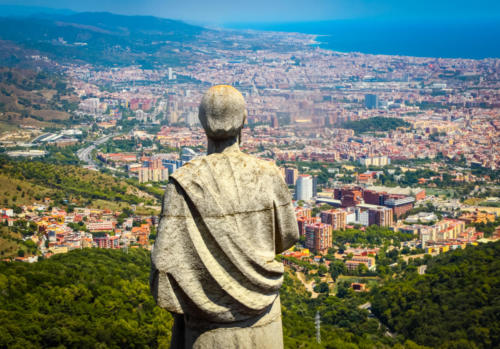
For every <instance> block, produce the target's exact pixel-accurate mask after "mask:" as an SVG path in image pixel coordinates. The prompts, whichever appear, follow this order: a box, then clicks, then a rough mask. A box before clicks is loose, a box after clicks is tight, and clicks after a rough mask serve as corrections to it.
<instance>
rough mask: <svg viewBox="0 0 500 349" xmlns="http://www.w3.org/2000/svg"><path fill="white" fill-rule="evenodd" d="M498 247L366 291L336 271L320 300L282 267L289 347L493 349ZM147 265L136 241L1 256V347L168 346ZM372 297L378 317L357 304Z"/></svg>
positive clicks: (448, 258)
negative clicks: (28, 257)
mask: <svg viewBox="0 0 500 349" xmlns="http://www.w3.org/2000/svg"><path fill="white" fill-rule="evenodd" d="M499 254H500V242H498V243H495V244H487V245H480V246H479V247H468V248H467V249H465V250H459V251H455V252H451V253H447V254H443V255H440V256H438V257H436V258H427V259H426V261H427V264H428V269H427V274H426V275H417V273H416V272H415V268H411V269H408V270H407V272H405V273H404V274H402V276H401V277H402V278H401V279H395V280H392V279H391V278H388V279H386V283H385V284H384V285H383V286H381V287H379V288H377V287H375V288H374V290H373V291H372V292H371V293H355V292H353V291H352V290H350V288H349V283H350V282H351V281H346V280H345V279H341V280H340V281H339V282H338V285H337V290H336V291H337V295H336V296H335V295H332V293H331V292H330V291H329V290H328V285H327V284H326V283H320V284H319V285H318V291H321V294H320V295H319V296H318V298H311V297H310V293H309V292H308V291H307V290H306V289H305V287H304V285H303V284H302V283H301V282H300V281H299V279H298V278H297V277H296V275H295V272H293V271H287V272H286V273H285V279H284V283H283V286H282V289H281V292H280V293H281V303H282V311H283V333H284V341H285V347H286V348H353V349H355V348H367V349H368V348H390V347H394V348H415V349H416V348H423V347H421V346H419V345H417V344H415V343H414V342H417V343H419V344H420V345H426V346H429V347H440V348H493V347H495V345H496V343H498V342H499V340H500V337H499V336H500V326H499V324H500V321H499V320H500V319H499V316H500V315H499V314H500V297H499V296H498V295H499V294H500V293H499V291H500V283H499V281H498V280H500V275H499V274H500V265H499V263H500V259H499V258H498V257H499ZM336 262H338V263H337V264H340V263H341V261H336ZM149 267H150V262H149V252H148V251H145V250H142V249H131V250H129V251H128V253H125V252H123V251H121V250H118V251H117V250H99V249H84V250H76V251H72V252H70V253H67V254H63V255H56V256H53V257H52V258H51V259H49V260H42V261H40V262H38V263H35V264H26V263H20V262H11V263H7V262H2V263H0V347H9V348H21V347H60V346H65V347H76V348H87V347H102V348H105V347H110V348H124V347H168V345H169V341H170V336H171V326H172V318H171V316H170V314H169V313H168V312H166V311H164V310H162V309H160V308H158V307H156V306H155V304H154V301H153V299H152V297H151V295H150V291H149V286H148V276H149ZM331 269H332V270H330V272H332V273H333V272H334V271H335V270H333V269H336V268H335V267H333V268H331ZM342 269H344V268H342ZM339 273H343V270H339ZM320 288H321V289H320ZM369 301H371V302H372V311H373V313H374V314H375V315H376V316H377V318H379V319H380V320H381V321H382V324H380V323H379V321H378V320H377V318H374V317H372V316H371V315H370V312H369V311H368V310H365V309H363V308H362V307H360V305H362V304H364V303H366V302H369ZM316 312H319V314H320V316H321V339H322V341H321V344H317V343H316V342H315V327H314V317H315V315H316ZM386 326H388V327H389V330H390V331H391V332H393V336H388V335H387V333H386V330H387V329H386ZM413 341H414V342H413Z"/></svg>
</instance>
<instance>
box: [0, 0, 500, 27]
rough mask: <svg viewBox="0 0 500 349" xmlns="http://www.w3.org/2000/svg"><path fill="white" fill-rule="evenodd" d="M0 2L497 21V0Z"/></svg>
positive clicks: (132, 11)
mask: <svg viewBox="0 0 500 349" xmlns="http://www.w3.org/2000/svg"><path fill="white" fill-rule="evenodd" d="M0 4H11V5H14V4H15V5H25V6H42V7H50V8H59V9H70V10H73V11H78V12H81V11H108V12H113V13H119V14H128V15H154V16H158V17H165V18H173V19H182V20H185V21H189V22H195V23H202V24H224V23H238V22H254V23H256V22H274V23H276V22H297V21H319V20H331V19H356V18H392V19H398V18H404V19H443V20H446V19H467V18H469V19H495V20H500V0H219V1H211V0H143V1H141V0H71V1H68V0H15V1H13V0H10V1H9V0H7V1H4V0H0Z"/></svg>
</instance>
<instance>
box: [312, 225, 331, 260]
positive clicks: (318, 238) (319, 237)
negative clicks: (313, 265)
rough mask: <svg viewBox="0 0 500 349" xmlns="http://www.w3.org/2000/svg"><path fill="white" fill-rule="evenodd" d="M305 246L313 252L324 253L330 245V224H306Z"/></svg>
mask: <svg viewBox="0 0 500 349" xmlns="http://www.w3.org/2000/svg"><path fill="white" fill-rule="evenodd" d="M306 247H307V248H309V249H311V250H313V251H314V252H315V253H326V252H327V251H328V249H329V248H330V247H332V226H331V225H329V224H323V223H314V224H307V225H306Z"/></svg>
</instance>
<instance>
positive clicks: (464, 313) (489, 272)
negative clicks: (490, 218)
mask: <svg viewBox="0 0 500 349" xmlns="http://www.w3.org/2000/svg"><path fill="white" fill-rule="evenodd" d="M372 305H373V312H374V313H375V314H376V315H377V317H378V318H379V319H381V320H382V321H383V322H384V323H385V324H387V325H388V326H389V327H390V328H391V329H392V330H393V331H395V332H396V333H398V334H399V335H401V336H403V337H405V338H410V339H412V340H414V341H415V342H417V343H420V344H423V345H428V346H435V347H439V348H498V345H499V343H500V242H495V243H489V244H484V245H480V246H478V247H468V248H466V249H465V250H458V251H454V252H451V253H446V254H443V255H440V256H438V257H436V258H434V259H431V261H430V263H429V264H428V268H427V272H426V274H425V275H417V273H416V272H413V273H410V274H408V275H407V276H406V277H405V278H404V279H402V280H394V281H390V282H388V283H387V284H386V285H384V286H383V287H381V288H380V289H377V290H375V291H374V297H373V302H372Z"/></svg>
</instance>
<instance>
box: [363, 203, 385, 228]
mask: <svg viewBox="0 0 500 349" xmlns="http://www.w3.org/2000/svg"><path fill="white" fill-rule="evenodd" d="M357 208H360V209H362V210H367V211H368V225H374V224H375V225H378V226H381V227H390V226H391V225H392V223H393V212H392V209H390V208H389V207H385V206H378V205H370V204H361V205H358V206H357Z"/></svg>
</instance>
